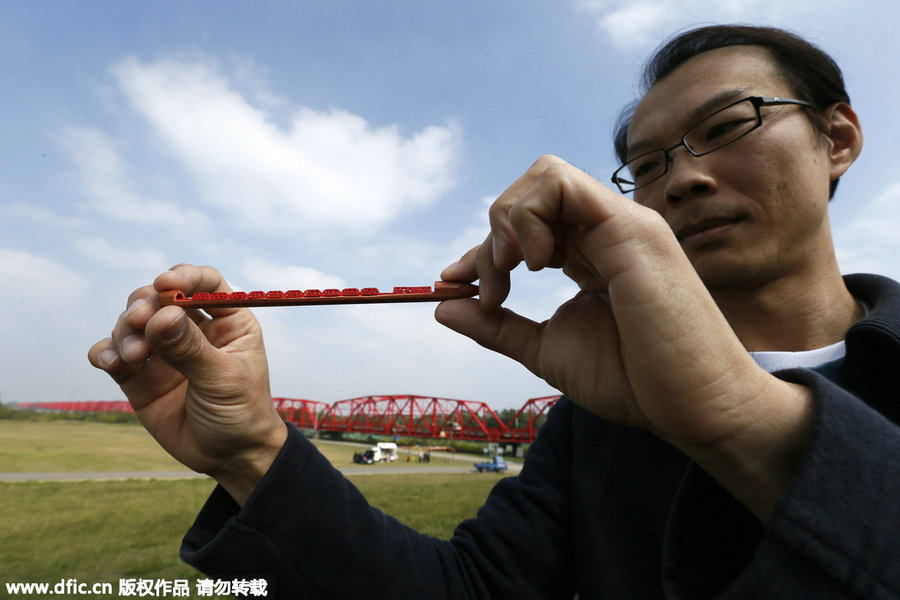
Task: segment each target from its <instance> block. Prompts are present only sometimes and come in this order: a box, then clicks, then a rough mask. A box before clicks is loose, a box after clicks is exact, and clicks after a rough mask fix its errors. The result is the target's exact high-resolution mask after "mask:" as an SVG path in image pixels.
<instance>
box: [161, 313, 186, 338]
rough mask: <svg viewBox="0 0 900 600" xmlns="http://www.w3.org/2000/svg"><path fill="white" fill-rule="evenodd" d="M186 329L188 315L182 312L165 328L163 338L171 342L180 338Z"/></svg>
mask: <svg viewBox="0 0 900 600" xmlns="http://www.w3.org/2000/svg"><path fill="white" fill-rule="evenodd" d="M185 329H187V317H185V316H184V313H182V314H180V315H179V316H178V318H177V319H175V320H174V321H172V322H171V323H170V324H169V326H168V327H166V328H165V329H164V330H163V332H162V338H163V339H164V340H167V341H170V342H171V341H172V340H176V339H178V338H179V337H180V336H181V334H183V333H184V331H185Z"/></svg>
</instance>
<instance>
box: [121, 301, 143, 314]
mask: <svg viewBox="0 0 900 600" xmlns="http://www.w3.org/2000/svg"><path fill="white" fill-rule="evenodd" d="M146 305H147V301H146V300H144V299H143V298H138V299H137V300H135V301H134V302H132V303H131V304H130V305H129V306H128V308H127V309H126V310H125V316H128V315H130V314H131V313H133V312H134V311H136V310H137V309H139V308H141V307H142V306H146Z"/></svg>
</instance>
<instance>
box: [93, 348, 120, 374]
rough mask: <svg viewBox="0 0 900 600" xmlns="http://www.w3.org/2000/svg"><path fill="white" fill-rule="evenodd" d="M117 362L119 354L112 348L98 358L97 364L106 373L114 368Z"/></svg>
mask: <svg viewBox="0 0 900 600" xmlns="http://www.w3.org/2000/svg"><path fill="white" fill-rule="evenodd" d="M117 360H119V353H118V352H116V351H115V350H113V349H111V348H107V349H106V350H104V351H103V352H101V353H100V356H98V357H97V362H98V363H100V368H101V369H103V370H104V371H106V370H108V369H109V368H110V367H112V366H113V364H114V363H115V362H116V361H117Z"/></svg>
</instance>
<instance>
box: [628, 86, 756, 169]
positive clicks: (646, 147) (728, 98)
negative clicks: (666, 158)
mask: <svg viewBox="0 0 900 600" xmlns="http://www.w3.org/2000/svg"><path fill="white" fill-rule="evenodd" d="M748 93H749V92H748V90H747V88H745V87H741V88H728V89H725V90H722V91H720V92H718V93H716V94H715V95H713V96H710V97H709V98H707V99H706V100H704V101H703V103H701V104H700V105H698V106H697V107H696V108H694V110H692V111H691V112H690V113H688V116H687V122H688V123H691V124H692V125H691V126H693V124H696V123H697V122H698V121H700V120H701V119H704V118H706V117H708V116H709V115H710V114H711V113H713V112H715V111H716V110H718V109H720V108H724V107H725V106H727V105H728V104H729V103H731V102H736V101H737V100H740V99H741V98H745V97H746V96H747V94H748ZM659 149H660V147H659V146H657V145H656V144H655V143H653V142H650V141H644V140H641V141H637V142H635V143H634V144H631V145H629V146H628V148H627V151H626V154H625V156H626V160H630V158H631V157H634V156H638V155H640V154H642V153H644V152H649V151H650V150H659Z"/></svg>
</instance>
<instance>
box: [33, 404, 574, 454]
mask: <svg viewBox="0 0 900 600" xmlns="http://www.w3.org/2000/svg"><path fill="white" fill-rule="evenodd" d="M557 400H559V396H544V397H541V398H531V399H530V400H528V401H527V402H526V403H525V404H524V405H523V406H522V408H520V409H519V410H518V411H516V413H515V414H514V415H513V416H512V417H511V418H509V419H508V420H507V421H506V422H503V420H502V419H501V418H500V417H499V416H498V415H497V413H495V412H494V411H493V410H492V409H491V408H490V407H489V406H488V405H487V404H485V403H484V402H476V401H472V400H449V399H447V398H435V397H430V396H412V395H401V396H363V397H360V398H352V399H350V400H340V401H338V402H335V403H334V404H327V403H325V402H317V401H315V400H302V399H295V398H274V399H273V401H274V402H275V407H276V408H277V409H278V412H279V414H280V415H281V416H282V418H283V419H284V420H285V421H288V422H290V423H293V424H294V425H296V426H297V427H299V428H301V429H311V430H313V431H315V432H317V433H322V434H332V435H339V434H343V433H361V434H370V435H383V436H391V437H394V436H398V437H416V438H428V439H444V440H447V441H452V440H471V441H479V442H493V443H502V444H523V443H524V444H528V443H531V442H532V441H534V436H535V434H536V433H537V430H538V428H539V427H540V426H541V424H542V423H543V422H544V419H545V418H546V414H547V411H548V410H550V407H551V406H553V405H554V404H555V403H556V401H557ZM18 406H19V407H21V408H37V409H44V410H64V411H79V412H112V411H121V412H132V409H131V406H130V405H129V404H128V402H126V401H114V402H34V403H28V404H19V405H18ZM504 412H506V413H508V411H504Z"/></svg>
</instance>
